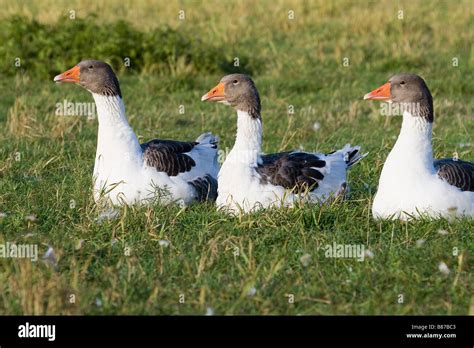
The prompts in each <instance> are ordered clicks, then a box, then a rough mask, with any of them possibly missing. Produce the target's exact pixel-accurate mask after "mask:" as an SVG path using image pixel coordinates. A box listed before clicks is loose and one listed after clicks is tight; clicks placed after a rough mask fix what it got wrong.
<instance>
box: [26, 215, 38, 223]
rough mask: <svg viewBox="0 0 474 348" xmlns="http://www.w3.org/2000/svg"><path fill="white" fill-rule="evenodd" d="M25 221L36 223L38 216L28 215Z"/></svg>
mask: <svg viewBox="0 0 474 348" xmlns="http://www.w3.org/2000/svg"><path fill="white" fill-rule="evenodd" d="M25 220H26V221H31V222H34V221H36V215H33V214H31V215H27V216H25Z"/></svg>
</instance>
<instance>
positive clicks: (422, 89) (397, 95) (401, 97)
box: [364, 73, 434, 122]
mask: <svg viewBox="0 0 474 348" xmlns="http://www.w3.org/2000/svg"><path fill="white" fill-rule="evenodd" d="M364 99H371V100H389V101H391V102H393V103H396V104H400V106H401V109H402V110H407V111H410V114H411V115H412V116H414V117H422V118H423V119H425V120H426V121H428V122H433V119H434V111H433V97H432V96H431V92H430V90H429V88H428V86H427V85H426V83H425V81H424V80H423V79H422V78H421V77H420V76H418V75H416V74H408V73H403V74H397V75H394V76H392V77H391V78H390V80H389V81H388V82H387V83H386V84H384V85H383V86H381V87H379V88H377V89H375V90H373V91H372V92H370V93H367V94H366V95H365V96H364Z"/></svg>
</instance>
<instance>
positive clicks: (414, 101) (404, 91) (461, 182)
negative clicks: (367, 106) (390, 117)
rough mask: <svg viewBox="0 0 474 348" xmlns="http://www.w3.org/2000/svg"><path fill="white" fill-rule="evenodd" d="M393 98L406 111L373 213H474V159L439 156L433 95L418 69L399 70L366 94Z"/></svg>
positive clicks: (414, 215)
mask: <svg viewBox="0 0 474 348" xmlns="http://www.w3.org/2000/svg"><path fill="white" fill-rule="evenodd" d="M364 99H365V100H382V101H387V102H389V103H392V105H391V106H392V107H394V109H393V110H396V111H399V112H400V113H403V121H402V127H401V131H400V134H399V136H398V139H397V141H396V143H395V145H394V147H393V148H392V150H391V151H390V153H389V155H388V157H387V160H386V161H385V164H384V166H383V169H382V173H381V175H380V180H379V185H378V190H377V193H376V195H375V197H374V202H373V205H372V214H373V216H374V217H375V218H376V219H378V218H380V219H402V220H407V219H411V218H417V217H421V216H426V217H428V218H438V217H452V216H464V215H465V216H473V215H474V163H472V162H467V161H462V160H460V159H457V158H444V159H439V160H434V159H433V149H432V146H431V136H432V134H431V133H432V127H433V121H434V110H433V98H432V96H431V93H430V90H429V89H428V86H427V85H426V83H425V81H424V80H423V79H422V78H421V77H420V76H418V75H415V74H398V75H395V76H393V77H392V78H391V79H390V80H389V81H388V82H387V83H385V84H384V85H382V86H381V87H379V88H377V89H375V90H374V91H372V92H370V93H367V94H366V95H365V96H364Z"/></svg>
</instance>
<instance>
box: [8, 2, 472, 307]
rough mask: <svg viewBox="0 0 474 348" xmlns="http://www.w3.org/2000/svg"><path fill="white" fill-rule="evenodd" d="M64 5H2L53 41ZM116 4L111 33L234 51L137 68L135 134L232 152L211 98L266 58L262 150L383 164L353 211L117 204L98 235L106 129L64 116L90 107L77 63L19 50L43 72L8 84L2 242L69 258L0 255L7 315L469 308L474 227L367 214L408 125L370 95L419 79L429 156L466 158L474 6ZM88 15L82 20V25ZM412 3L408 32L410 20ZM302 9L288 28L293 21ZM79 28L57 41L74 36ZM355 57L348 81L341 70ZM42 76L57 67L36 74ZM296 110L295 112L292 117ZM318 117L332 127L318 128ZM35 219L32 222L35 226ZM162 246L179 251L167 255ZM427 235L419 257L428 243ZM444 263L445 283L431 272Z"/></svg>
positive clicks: (228, 112) (220, 111)
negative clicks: (236, 213) (233, 75)
mask: <svg viewBox="0 0 474 348" xmlns="http://www.w3.org/2000/svg"><path fill="white" fill-rule="evenodd" d="M1 2H2V1H0V3H1ZM52 3H54V6H51V5H49V6H48V4H47V3H43V4H42V5H38V4H37V3H32V2H28V1H26V2H24V3H23V4H22V3H20V4H19V5H15V4H14V3H12V2H9V3H8V4H7V5H8V6H4V8H5V11H3V13H2V16H4V17H5V18H10V17H11V16H13V15H16V14H21V15H26V16H27V17H30V18H34V19H37V20H38V21H39V22H40V23H43V24H44V25H48V26H57V25H59V27H57V30H60V29H61V27H60V24H57V23H60V22H58V19H59V18H60V16H64V13H67V10H68V9H69V8H71V7H74V6H75V5H69V4H68V3H66V2H52ZM94 3H95V2H94ZM109 4H110V6H111V7H110V9H109V10H107V9H105V10H104V9H102V11H100V12H98V18H97V19H96V20H97V23H98V25H102V26H104V27H106V24H104V23H102V24H101V20H103V21H104V22H105V23H113V22H114V21H116V20H118V19H123V20H125V21H127V22H129V23H131V26H133V28H134V30H137V31H141V32H147V31H148V30H151V29H156V28H159V27H160V26H162V25H169V26H170V28H173V30H177V32H178V33H179V35H182V36H183V37H191V36H193V37H194V36H197V37H200V38H201V40H202V42H203V45H204V47H213V48H217V49H220V50H223V52H222V54H219V55H217V56H216V61H215V65H216V66H217V67H219V68H217V72H216V71H214V70H213V69H214V68H210V67H209V68H206V67H208V66H210V65H206V67H198V66H196V64H195V63H196V62H198V61H199V59H203V58H202V57H199V59H198V58H193V57H195V56H192V57H191V60H192V59H198V60H197V61H191V62H187V63H185V62H184V63H183V62H182V61H180V60H179V56H178V57H176V60H175V61H173V60H172V61H170V62H169V63H168V64H169V65H168V66H167V67H166V68H164V71H162V72H156V71H154V70H153V69H150V67H149V66H147V65H146V63H145V61H138V62H134V63H135V64H137V65H140V64H143V66H141V68H140V69H137V70H138V71H137V70H133V71H128V70H127V69H120V67H117V66H116V67H115V68H116V69H117V70H121V71H122V73H121V74H120V76H119V78H120V82H121V87H122V93H123V96H124V100H125V105H126V108H127V114H128V117H129V121H130V123H131V125H132V126H133V127H134V129H135V131H136V133H137V134H138V135H139V137H140V138H141V140H143V141H146V140H148V139H152V138H155V137H160V138H176V139H182V140H191V139H194V138H196V137H197V136H198V135H199V134H200V133H202V132H203V131H212V132H213V133H215V134H218V135H219V136H220V138H221V143H220V146H221V148H222V149H223V150H225V149H226V148H231V147H232V145H233V141H234V135H235V128H236V125H235V121H236V120H235V114H234V111H233V110H232V109H230V108H229V107H226V106H223V105H214V104H208V103H202V102H200V96H201V95H202V94H204V93H205V92H207V91H208V90H209V89H210V88H211V87H213V86H214V85H215V84H216V83H217V82H218V81H219V79H220V78H221V76H222V75H223V74H225V71H226V66H228V64H230V63H231V62H229V61H227V60H226V59H229V57H234V56H237V57H238V56H239V55H241V56H242V57H246V58H248V59H252V57H253V56H254V57H255V60H256V61H258V62H264V63H263V64H259V65H256V68H253V71H254V76H253V78H254V80H255V82H256V84H257V87H258V88H259V90H260V93H261V96H262V106H263V115H262V117H263V122H264V144H263V149H264V151H265V152H273V151H278V150H283V149H291V148H298V147H300V146H302V147H304V148H305V149H306V150H320V151H331V150H334V149H336V148H339V147H341V146H343V145H344V144H346V143H352V144H360V145H362V147H363V150H364V151H369V152H370V155H369V156H368V157H367V158H366V159H364V160H363V161H362V162H360V163H359V164H357V166H355V167H354V168H353V169H352V170H351V172H350V176H349V183H350V185H351V195H350V198H349V199H348V200H347V201H346V202H343V203H340V204H334V205H330V206H323V207H317V206H303V207H298V208H295V209H291V210H278V209H273V210H268V211H262V212H259V213H256V214H253V215H247V216H240V217H229V216H227V215H225V214H223V213H221V212H218V211H216V209H215V208H214V207H213V206H210V205H194V206H191V207H188V208H185V209H181V208H179V207H177V206H171V207H163V206H159V205H156V206H152V207H123V208H121V209H119V212H120V215H119V217H118V218H117V219H115V220H105V221H102V222H97V221H96V218H97V216H98V215H99V214H100V209H99V208H98V207H96V206H95V205H94V203H93V200H92V195H91V194H92V191H91V179H92V178H91V175H92V168H93V164H94V154H95V147H96V141H97V139H96V136H97V121H96V120H87V119H86V118H85V117H77V116H68V117H58V116H56V115H55V110H56V103H62V102H63V101H64V100H65V99H67V100H68V101H72V102H92V97H91V96H90V94H89V93H88V92H86V91H85V90H83V89H81V88H79V87H77V86H70V85H68V86H65V85H55V84H53V82H52V78H53V76H54V73H59V72H61V69H66V68H69V67H70V66H69V65H68V64H69V63H68V62H67V61H69V60H71V59H73V58H74V57H76V56H74V55H73V56H70V55H68V54H67V52H63V51H62V50H61V47H57V49H56V50H55V51H54V52H53V53H51V54H52V56H49V57H47V58H45V57H43V56H31V57H22V56H21V52H20V53H17V52H15V53H11V51H8V52H10V53H9V55H6V56H5V57H11V56H12V57H15V56H17V55H19V56H21V57H22V58H24V59H25V61H26V62H28V60H30V61H31V60H34V61H35V64H31V65H28V64H25V65H24V66H23V67H22V69H21V70H18V71H13V72H12V71H10V72H9V73H8V74H4V75H3V76H0V95H1V99H0V126H1V129H2V131H0V141H1V143H2V148H1V149H0V160H1V162H0V212H3V213H6V214H7V216H6V217H0V244H1V243H5V242H7V241H8V242H16V243H27V244H34V243H37V244H39V245H40V247H39V249H40V254H41V255H43V254H44V253H45V252H46V250H47V248H48V247H47V245H49V246H52V247H53V248H54V251H55V254H56V257H57V259H58V263H57V267H56V268H54V267H51V266H50V265H48V264H47V263H45V262H43V261H38V262H36V263H32V262H29V261H26V260H13V259H0V267H1V269H2V272H0V314H153V315H154V314H204V313H206V311H207V308H208V307H210V308H212V309H213V311H214V313H215V314H290V315H295V314H303V315H308V314H398V315H403V314H417V315H418V314H468V313H469V312H471V314H472V313H473V309H471V310H470V309H469V308H470V303H471V301H472V300H471V298H472V293H473V279H472V263H473V262H472V254H473V249H474V248H473V238H472V234H473V230H474V223H473V221H472V219H460V220H453V221H448V220H437V221H428V220H418V221H409V222H400V221H393V222H380V221H374V220H373V219H372V218H371V214H370V206H371V201H372V198H373V195H374V194H375V192H376V187H377V181H378V176H379V175H380V171H381V168H382V165H383V162H384V160H385V158H386V157H387V155H388V153H389V151H390V149H391V147H392V146H393V144H394V142H395V139H396V136H397V135H398V131H399V128H400V122H401V120H400V118H386V117H381V116H380V112H379V104H378V103H373V102H372V103H371V102H364V101H362V96H363V95H364V94H365V93H367V92H369V91H371V90H372V89H374V88H375V87H378V86H380V85H381V84H383V83H385V82H386V81H387V79H388V78H389V77H390V76H391V75H393V74H395V73H397V72H402V71H411V72H415V73H418V74H420V75H422V76H423V77H424V78H425V79H426V82H427V83H428V85H429V87H430V89H431V91H432V93H433V96H434V100H435V125H434V141H433V145H434V153H435V155H436V156H437V157H445V156H452V155H453V153H454V152H457V153H458V154H459V156H460V157H461V158H464V159H466V160H471V161H472V160H473V157H472V150H473V138H472V135H473V134H474V114H473V107H474V102H473V100H472V95H473V91H474V82H473V80H472V70H473V65H474V64H473V63H474V62H473V55H472V44H470V43H471V42H473V41H474V40H473V32H472V30H468V28H470V27H472V20H473V16H472V15H473V9H472V6H471V4H470V2H469V1H465V2H460V3H457V2H448V1H443V2H437V3H434V4H429V3H428V2H422V1H409V2H405V1H400V2H399V3H398V4H396V3H392V2H388V1H386V2H384V1H382V2H380V1H376V2H369V3H365V2H349V1H338V2H332V3H329V2H323V1H321V2H312V1H311V2H310V1H308V2H305V1H294V0H289V1H278V2H276V3H274V2H270V1H269V2H262V3H258V4H254V3H253V2H228V3H223V2H221V1H219V2H209V3H206V4H205V5H199V4H198V3H195V2H188V1H183V2H177V1H176V2H175V1H171V2H166V3H164V2H161V3H158V4H155V5H150V3H149V2H139V3H138V4H137V5H136V6H135V8H134V10H132V11H126V10H125V9H126V7H125V5H122V1H113V2H110V3H109ZM250 4H252V6H250ZM94 6H95V5H94ZM94 6H92V5H91V6H87V5H84V6H83V7H80V8H79V10H80V11H79V12H78V13H79V17H80V18H84V17H85V16H86V15H87V12H94V9H96V8H95V7H94ZM97 6H99V5H97ZM150 6H151V7H152V9H154V11H151V9H150ZM399 6H400V7H401V8H403V9H404V11H405V19H404V20H398V19H397V11H398V9H399ZM181 8H184V9H185V10H186V13H187V20H186V21H185V22H183V23H182V22H179V21H178V19H177V13H178V11H179V9H181ZM112 9H113V10H112ZM289 9H293V10H294V11H295V13H296V19H295V20H294V21H288V19H287V13H288V10H289ZM156 13H160V14H161V15H159V16H156ZM69 28H71V26H69ZM150 28H151V29H150ZM70 30H71V31H70V32H69V31H67V32H65V33H63V34H62V35H64V36H65V39H64V40H67V37H68V35H73V34H74V31H73V29H70ZM45 44H47V43H45ZM159 44H160V43H159V42H156V45H159ZM24 45H26V46H28V45H29V44H28V43H24ZM31 45H32V46H31V47H33V43H32V44H31ZM31 52H36V51H34V50H32V51H31ZM113 52H115V53H113V54H116V55H115V56H114V55H113V54H112V56H110V57H107V59H112V60H113V61H117V60H116V59H117V57H120V51H117V50H115V49H114V50H113ZM117 52H118V53H117ZM88 53H89V52H88V51H86V52H84V57H87V56H88ZM31 54H33V53H31ZM74 54H76V55H80V54H81V52H79V53H78V52H77V51H75V53H74ZM127 54H128V52H123V56H127ZM62 55H64V56H65V57H67V58H65V59H61V57H62ZM344 57H348V58H349V59H350V65H349V67H344V66H343V65H342V59H343V58H344ZM453 57H458V58H459V62H460V64H459V66H458V67H453V66H452V58H453ZM76 58H77V60H80V59H81V58H83V57H81V56H78V57H76ZM94 58H97V59H105V58H104V57H94ZM5 59H7V58H5ZM206 59H211V58H209V57H207V56H206ZM51 60H54V62H53V61H51ZM179 61H180V63H177V62H179ZM8 64H12V62H11V61H10V60H8V61H7V62H5V64H4V65H3V66H5V65H6V66H8ZM44 64H51V66H53V67H54V68H41V69H40V68H37V67H39V66H41V65H44ZM205 64H209V61H207V60H206V61H205ZM226 64H227V65H226ZM249 64H250V63H249ZM11 66H12V65H11ZM172 67H174V69H172ZM241 68H242V69H246V66H245V63H244V64H243V66H242V67H241ZM11 69H15V68H14V67H13V66H12V68H11ZM53 70H56V71H54V72H53V74H51V76H48V75H47V74H46V73H45V72H47V71H53ZM179 105H184V106H185V113H184V114H180V113H179ZM288 105H294V107H295V114H293V115H288V112H287V110H288ZM315 122H319V123H320V124H321V128H320V129H319V130H317V131H315V130H314V129H313V124H314V123H315ZM16 153H19V154H20V160H19V161H17V160H16V159H15V154H16ZM72 200H73V201H74V207H73V208H71V201H72ZM29 215H35V216H36V220H35V221H29V220H28V219H25V218H26V217H27V216H29ZM440 229H442V230H446V231H448V234H447V235H442V234H439V233H438V231H439V230H440ZM161 240H167V241H169V242H170V245H169V246H168V247H165V246H161V245H160V241H161ZM418 240H425V243H424V244H423V245H421V246H417V241H418ZM81 241H82V242H81ZM333 242H336V243H338V244H364V245H365V247H366V248H367V249H369V250H370V251H372V252H373V255H374V256H373V258H366V259H365V261H363V262H359V261H357V260H355V259H338V258H327V257H325V252H324V246H325V245H327V244H332V243H333ZM453 248H457V249H458V251H459V252H458V254H457V255H453ZM126 250H129V251H130V254H129V255H128V256H127V255H126V254H127V253H126V252H125V251H126ZM237 254H238V255H237ZM306 254H309V255H310V256H311V262H310V263H309V265H307V266H306V267H305V266H304V265H303V263H302V262H301V260H300V258H301V257H302V256H303V255H306ZM440 262H445V263H446V264H447V266H448V267H449V269H450V270H451V272H450V274H449V275H444V274H442V273H441V272H440V271H439V270H438V264H439V263H440ZM252 288H255V289H256V292H255V294H254V295H252V296H250V295H248V292H249V289H252ZM71 294H74V295H75V303H70V301H69V299H70V295H71ZM181 294H184V299H185V302H184V303H180V302H179V300H180V295H181ZM290 294H292V295H294V303H289V295H290ZM400 294H402V295H403V296H404V302H403V303H402V304H399V303H398V299H399V295H400ZM471 306H472V305H471Z"/></svg>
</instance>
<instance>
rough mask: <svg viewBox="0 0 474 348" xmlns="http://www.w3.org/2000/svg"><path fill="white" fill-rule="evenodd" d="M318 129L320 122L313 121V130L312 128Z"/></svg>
mask: <svg viewBox="0 0 474 348" xmlns="http://www.w3.org/2000/svg"><path fill="white" fill-rule="evenodd" d="M320 129H321V123H319V122H314V123H313V130H314V131H318V130H320Z"/></svg>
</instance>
